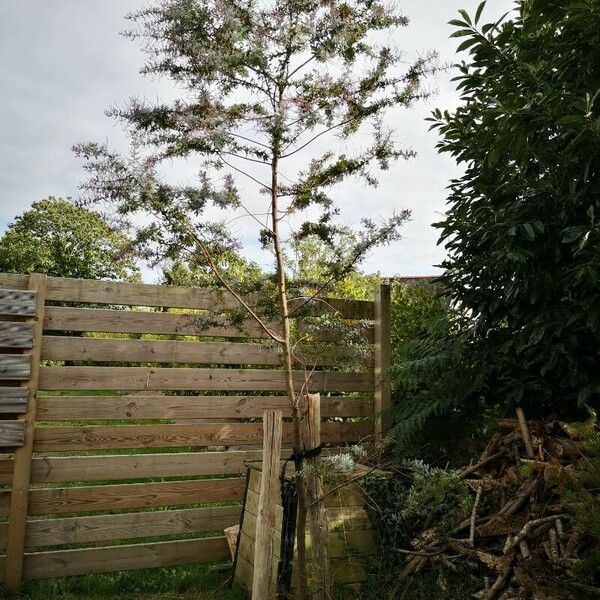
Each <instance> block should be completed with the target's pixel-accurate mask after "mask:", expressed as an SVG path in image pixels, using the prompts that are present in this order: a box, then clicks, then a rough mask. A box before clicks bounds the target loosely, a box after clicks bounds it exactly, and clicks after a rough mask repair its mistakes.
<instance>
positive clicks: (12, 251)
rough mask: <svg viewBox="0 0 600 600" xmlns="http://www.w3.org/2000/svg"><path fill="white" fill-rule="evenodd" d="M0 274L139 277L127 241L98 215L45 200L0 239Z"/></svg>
mask: <svg viewBox="0 0 600 600" xmlns="http://www.w3.org/2000/svg"><path fill="white" fill-rule="evenodd" d="M0 271H4V272H8V273H34V272H35V273H47V274H48V275H53V276H56V277H81V278H84V279H131V278H133V277H136V276H137V275H138V268H137V266H136V264H135V261H134V258H133V255H132V247H131V241H130V240H129V239H128V238H127V236H126V235H124V234H123V233H121V232H119V231H117V230H116V229H113V228H112V227H111V226H110V225H109V224H108V223H107V222H106V221H105V220H104V219H103V218H102V217H101V216H100V215H99V214H98V213H96V212H93V211H90V210H88V209H86V208H83V207H79V206H75V205H74V204H73V203H72V202H69V201H67V200H63V199H60V198H53V197H49V198H47V199H45V200H40V201H39V202H34V203H33V204H32V206H31V208H30V209H29V210H27V211H25V212H24V213H23V214H22V215H19V216H18V217H17V218H16V219H15V220H14V222H13V223H11V224H10V225H9V226H8V229H7V230H6V232H5V233H4V235H3V236H2V238H0Z"/></svg>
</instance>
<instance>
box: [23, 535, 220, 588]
mask: <svg viewBox="0 0 600 600" xmlns="http://www.w3.org/2000/svg"><path fill="white" fill-rule="evenodd" d="M228 556H229V548H228V546H227V541H226V539H225V538H224V537H216V538H204V539H193V540H177V541H173V542H154V543H150V544H130V545H126V546H107V547H104V548H82V549H78V550H59V551H54V552H35V553H32V554H27V555H26V557H25V573H24V575H25V579H28V580H30V579H44V578H47V577H65V576H70V575H85V574H88V573H105V572H110V571H126V570H131V569H147V568H155V567H169V566H173V565H182V564H196V563H204V562H214V561H220V560H225V559H226V558H227V557H228Z"/></svg>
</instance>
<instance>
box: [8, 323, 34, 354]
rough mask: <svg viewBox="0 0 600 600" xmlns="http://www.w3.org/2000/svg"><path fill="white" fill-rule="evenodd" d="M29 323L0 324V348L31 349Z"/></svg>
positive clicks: (30, 326)
mask: <svg viewBox="0 0 600 600" xmlns="http://www.w3.org/2000/svg"><path fill="white" fill-rule="evenodd" d="M32 347H33V327H32V325H31V323H11V322H8V321H1V322H0V348H32Z"/></svg>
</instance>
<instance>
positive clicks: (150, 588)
mask: <svg viewBox="0 0 600 600" xmlns="http://www.w3.org/2000/svg"><path fill="white" fill-rule="evenodd" d="M230 576H231V571H230V570H225V571H221V570H215V569H214V568H213V567H211V566H210V565H192V566H178V567H169V568H162V569H144V570H139V571H119V572H116V573H103V574H99V575H83V576H80V577H62V578H59V579H46V580H40V581H33V582H29V583H27V584H25V585H24V587H23V590H22V591H21V593H19V594H16V595H15V594H11V593H10V592H8V591H6V590H2V593H1V596H0V597H1V598H3V599H6V600H8V599H15V600H17V599H18V600H109V599H111V600H112V599H114V600H192V599H193V600H246V598H247V596H246V594H245V592H244V591H243V590H242V589H240V588H238V587H237V586H236V587H235V588H232V587H231V586H230V584H229V578H230Z"/></svg>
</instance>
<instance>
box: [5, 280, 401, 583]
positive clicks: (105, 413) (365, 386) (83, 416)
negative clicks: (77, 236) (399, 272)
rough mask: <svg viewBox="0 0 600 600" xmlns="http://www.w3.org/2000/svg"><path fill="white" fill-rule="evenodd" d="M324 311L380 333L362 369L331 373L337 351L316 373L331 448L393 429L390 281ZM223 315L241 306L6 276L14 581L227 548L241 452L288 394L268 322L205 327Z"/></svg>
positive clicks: (180, 559) (245, 455) (9, 554)
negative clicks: (369, 295)
mask: <svg viewBox="0 0 600 600" xmlns="http://www.w3.org/2000/svg"><path fill="white" fill-rule="evenodd" d="M330 305H331V306H334V308H335V310H337V311H339V314H341V315H343V317H344V318H345V319H349V320H358V319H360V320H367V321H370V322H371V325H370V326H369V327H367V333H366V335H367V336H368V338H369V340H370V341H372V342H373V346H372V348H373V352H372V361H369V362H368V364H367V365H366V366H365V368H364V369H363V370H362V372H341V371H339V370H336V369H335V363H336V361H335V356H336V349H335V348H333V349H332V352H331V353H329V354H328V357H327V358H323V359H322V362H323V363H324V365H323V366H322V367H320V368H319V370H317V371H316V372H315V373H314V376H313V378H312V382H313V385H314V387H315V389H314V390H313V391H318V392H321V395H322V407H321V412H322V416H323V418H324V422H323V427H322V436H323V441H324V442H327V443H328V444H330V445H332V446H336V445H346V444H349V443H352V442H356V441H358V440H360V439H362V438H364V437H365V436H367V435H370V434H372V433H374V432H375V433H380V432H381V431H382V429H384V428H385V426H386V424H385V410H386V407H387V406H388V404H389V389H388V388H387V386H386V385H385V383H384V382H383V380H382V377H381V376H382V373H383V372H384V371H385V368H386V365H387V362H388V361H389V288H388V287H387V286H382V287H381V289H380V291H379V293H378V296H377V298H376V299H375V301H374V302H364V301H352V300H335V301H332V302H331V304H330ZM216 308H217V309H218V310H221V309H222V310H223V311H227V310H228V309H229V310H231V309H233V308H236V304H235V299H233V298H229V297H227V296H226V295H224V294H220V293H217V292H214V291H212V290H207V289H201V288H183V287H170V286H169V287H166V286H156V285H146V284H137V283H115V282H107V281H92V280H76V279H64V278H55V277H46V276H45V275H38V274H32V275H12V274H0V413H2V415H1V418H2V420H1V421H0V447H1V448H0V450H1V451H3V454H2V456H1V458H0V484H1V485H2V488H1V490H2V491H0V552H2V553H3V556H2V557H1V558H0V561H2V565H0V572H2V573H4V584H5V585H6V586H8V587H10V588H17V587H19V585H20V583H21V581H22V579H37V578H45V577H58V576H65V575H79V574H87V573H97V572H105V571H113V570H123V569H139V568H147V567H160V566H171V565H178V564H189V563H199V562H209V561H217V560H221V559H225V558H227V557H228V552H229V551H228V548H227V544H226V541H225V538H224V537H223V536H222V535H221V533H220V532H221V531H222V529H223V528H225V527H228V526H230V525H232V524H234V523H235V522H237V521H238V519H239V513H240V504H239V503H240V501H241V500H242V496H243V493H244V477H243V475H244V473H245V467H244V463H245V461H247V460H256V459H259V458H260V455H261V453H260V449H259V448H260V444H261V437H262V424H261V423H260V420H257V419H259V418H260V417H261V416H262V413H263V411H264V410H265V409H275V408H277V409H283V410H284V411H285V410H286V408H287V398H286V397H285V396H284V395H283V394H284V393H285V386H284V379H283V372H282V370H281V362H280V357H279V355H278V354H277V352H275V351H274V350H273V349H272V348H271V347H269V346H268V345H265V344H264V343H261V339H262V338H263V337H264V334H263V332H262V331H261V329H260V328H259V327H258V326H257V325H256V324H255V323H253V322H251V321H248V322H246V323H244V324H243V327H242V328H239V327H232V326H229V325H227V324H226V323H225V321H224V322H223V324H221V325H219V323H217V324H216V325H215V324H214V323H213V324H211V325H210V326H205V325H202V319H199V314H201V313H199V311H202V310H211V311H213V312H214V311H215V309H216ZM173 309H176V310H173ZM192 311H193V312H192ZM91 332H93V335H89V334H90V333H91ZM107 334H111V336H112V337H110V336H108V337H107ZM115 334H126V335H120V336H119V335H115ZM144 335H146V336H148V335H152V339H148V337H146V338H144V337H143V336H144ZM161 336H163V337H161ZM167 336H168V337H167ZM263 341H264V340H263ZM338 350H339V349H338ZM117 365H118V366H117ZM123 365H126V366H123ZM183 365H187V366H183ZM189 365H193V366H189ZM296 377H297V380H298V381H301V380H302V379H303V373H302V372H301V371H299V372H298V373H297V374H296ZM288 414H289V411H288ZM333 417H336V419H333ZM286 441H287V443H288V444H289V441H290V430H289V425H287V426H286V427H285V428H284V443H285V442H286Z"/></svg>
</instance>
